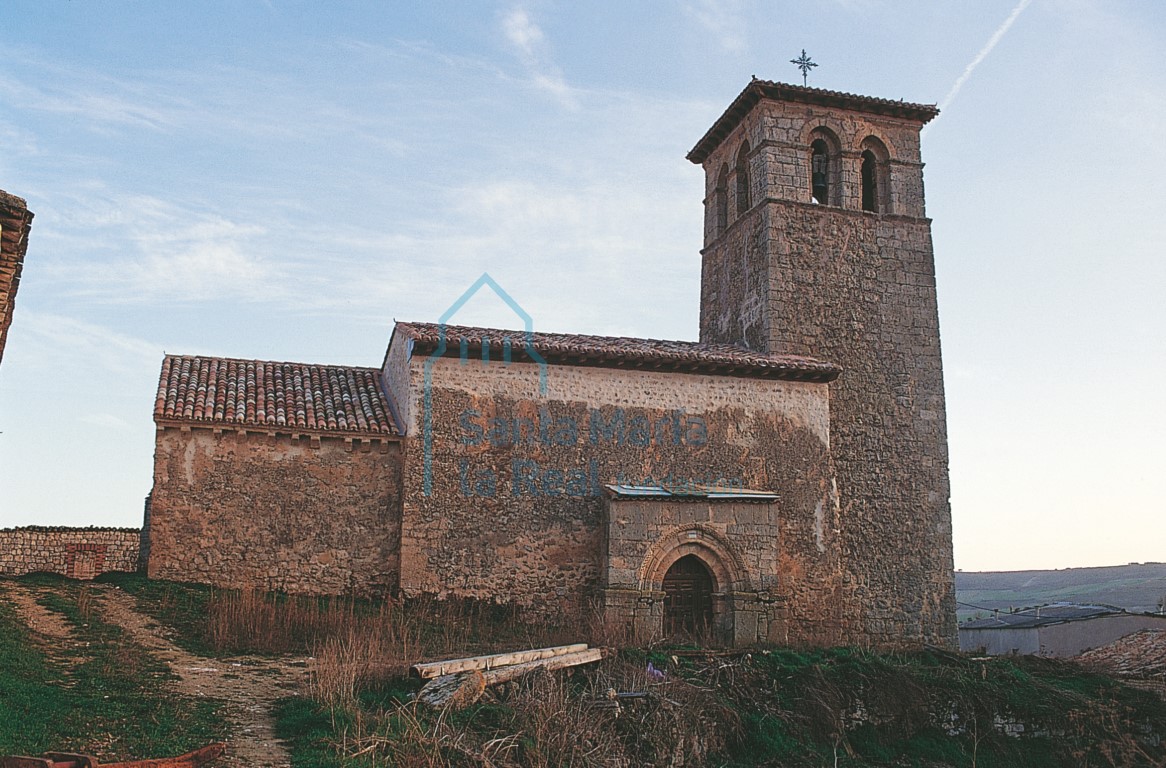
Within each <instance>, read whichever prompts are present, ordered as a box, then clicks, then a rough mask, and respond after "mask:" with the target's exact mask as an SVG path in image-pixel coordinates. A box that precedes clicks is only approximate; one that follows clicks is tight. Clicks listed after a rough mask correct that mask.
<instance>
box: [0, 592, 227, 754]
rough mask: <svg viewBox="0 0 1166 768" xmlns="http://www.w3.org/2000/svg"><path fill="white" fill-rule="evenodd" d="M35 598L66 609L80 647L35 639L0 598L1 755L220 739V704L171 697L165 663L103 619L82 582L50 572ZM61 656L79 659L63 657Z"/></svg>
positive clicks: (184, 745)
mask: <svg viewBox="0 0 1166 768" xmlns="http://www.w3.org/2000/svg"><path fill="white" fill-rule="evenodd" d="M24 582H25V583H26V584H28V585H30V586H34V587H42V588H47V591H46V592H45V595H44V597H43V598H42V599H41V602H42V604H43V605H45V606H46V607H48V608H50V609H52V610H54V611H57V612H59V613H61V614H63V615H64V616H65V618H66V619H67V620H68V621H69V623H70V624H71V625H72V626H73V627H75V628H76V632H77V637H78V638H79V639H81V640H82V641H83V644H82V647H78V648H61V647H57V648H53V649H51V650H50V649H46V647H44V646H41V645H38V644H36V643H35V642H34V641H33V640H32V638H31V637H30V636H29V633H28V632H27V631H26V629H25V628H24V626H23V624H21V623H20V621H19V620H18V618H17V616H16V614H15V611H14V610H13V608H12V607H11V606H9V605H7V604H5V603H2V602H0V754H31V755H37V754H40V753H42V752H45V751H49V750H55V751H62V750H63V751H77V752H84V753H91V754H94V755H96V756H97V757H99V758H101V759H102V760H104V761H110V760H113V759H129V758H132V757H149V756H166V755H174V754H181V753H183V752H186V751H188V750H191V749H195V748H197V747H199V746H202V745H204V744H206V743H208V742H211V741H215V740H216V739H218V738H220V737H222V736H223V731H222V726H221V724H220V723H221V720H220V718H219V704H218V703H216V702H214V701H210V700H202V699H200V700H194V699H188V698H185V697H181V696H176V695H175V694H174V693H173V692H172V691H171V690H169V688H168V687H167V684H166V683H167V679H168V677H169V672H168V670H167V669H166V667H165V665H164V664H162V663H161V662H159V661H157V660H155V659H154V658H152V657H151V656H150V655H149V654H148V653H147V652H146V651H145V650H144V649H142V648H140V647H138V646H136V645H134V644H133V643H132V642H130V640H129V639H128V638H127V637H126V636H125V634H124V633H123V632H122V631H121V629H120V628H118V627H114V626H111V625H109V624H105V623H103V622H101V621H100V620H99V619H98V617H97V616H96V614H95V612H94V611H93V610H92V609H93V596H92V594H91V592H90V590H89V587H88V586H86V585H83V584H80V583H77V582H70V581H66V580H65V579H60V578H53V577H43V576H38V577H33V578H28V579H25V580H24ZM68 654H77V655H78V656H80V657H81V659H80V661H79V662H77V663H68V662H67V660H66V659H65V658H64V656H65V655H68Z"/></svg>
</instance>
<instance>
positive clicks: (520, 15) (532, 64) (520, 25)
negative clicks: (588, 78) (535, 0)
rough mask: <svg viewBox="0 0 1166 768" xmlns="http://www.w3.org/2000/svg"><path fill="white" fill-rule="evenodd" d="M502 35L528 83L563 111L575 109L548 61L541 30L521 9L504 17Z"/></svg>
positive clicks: (560, 75)
mask: <svg viewBox="0 0 1166 768" xmlns="http://www.w3.org/2000/svg"><path fill="white" fill-rule="evenodd" d="M502 32H503V34H505V36H506V41H507V42H508V43H509V44H510V46H511V47H512V48H513V49H514V52H515V53H516V54H517V55H518V59H519V61H521V62H522V64H523V66H524V67H526V70H527V72H528V73H529V75H530V79H531V82H532V83H534V85H535V86H536V87H538V88H539V89H540V90H543V91H546V92H547V93H549V94H551V95H552V96H554V97H555V99H556V100H558V102H559V103H560V104H562V105H563V106H564V107H566V108H568V109H571V110H576V109H579V100H578V98H576V96H575V92H574V89H572V88H571V86H569V85H568V84H567V81H566V80H565V79H564V78H563V73H562V70H560V69H559V67H558V66H556V65H555V63H554V61H552V60H551V57H550V55H549V53H548V51H547V47H548V46H547V45H546V37H545V35H543V31H542V29H541V28H540V27H539V26H538V24H536V23H535V22H534V20H533V19H531V18H530V14H528V13H527V12H526V10H525V9H524V8H521V7H516V8H514V9H512V10H511V11H510V13H508V14H506V16H505V17H504V18H503V19H502Z"/></svg>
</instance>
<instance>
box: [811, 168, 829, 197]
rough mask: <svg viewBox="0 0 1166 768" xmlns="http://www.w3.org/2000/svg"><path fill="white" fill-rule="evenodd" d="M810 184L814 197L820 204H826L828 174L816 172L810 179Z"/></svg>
mask: <svg viewBox="0 0 1166 768" xmlns="http://www.w3.org/2000/svg"><path fill="white" fill-rule="evenodd" d="M810 182H811V190H812V192H813V194H814V197H815V198H817V199H818V200H819V201H820V202H823V203H824V202H826V174H824V173H822V172H821V171H814V174H813V175H812V176H811V177H810Z"/></svg>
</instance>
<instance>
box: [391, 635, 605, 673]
mask: <svg viewBox="0 0 1166 768" xmlns="http://www.w3.org/2000/svg"><path fill="white" fill-rule="evenodd" d="M586 649H587V644H586V643H576V644H574V645H558V646H555V647H553V648H534V649H532V650H529V651H515V652H512V653H493V654H490V655H488V656H469V657H466V658H463V659H446V660H444V661H430V662H426V663H424V664H414V665H413V666H412V667H411V668H410V670H411V672H412V673H413V675H414V676H415V677H420V678H421V679H423V680H430V679H433V678H435V677H443V676H445V675H452V674H456V673H458V672H468V671H469V670H471V669H495V668H497V667H505V666H509V665H512V664H525V663H527V662H531V661H537V660H539V659H549V658H552V657H554V656H565V655H567V654H569V653H578V652H579V651H583V650H586Z"/></svg>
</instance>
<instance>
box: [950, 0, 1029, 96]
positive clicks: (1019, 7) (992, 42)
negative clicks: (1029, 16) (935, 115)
mask: <svg viewBox="0 0 1166 768" xmlns="http://www.w3.org/2000/svg"><path fill="white" fill-rule="evenodd" d="M1031 2H1032V0H1020V2H1019V3H1017V4H1016V7H1015V8H1013V9H1012V13H1010V14H1008V18H1007V19H1005V20H1004V23H1003V24H1001V25H1000V28H999V29H997V30H996V31H995V32H994V33H992V37H990V38H988V42H987V44H986V45H985V46H984V47H983V48H981V49H980V52H979V53H977V54H976V58H974V59H972V61H971V63H970V64H968V65H967V66H966V67H964V71H963V74H961V75H960V76H959V77H958V78H956V81H955V84H953V85H952V87H951V90H950V91H948V92H947V95H946V96H944V97H943V102H942V103H941V104H940V105H939V111H940V112H941V113H942V112H943V111H944V110H945V109H947V108H948V107H949V106H950V105H951V103H952V102H953V101H955V97H956V94H958V93H959V92H960V88H963V87H964V83H966V82H967V81H968V78H969V77H971V76H972V71H973V70H975V68H976V67H978V66H979V65H980V62H981V61H983V60H984V59H986V58H988V54H989V53H991V52H992V49H993V48H995V47H996V43H998V42H1000V38H1002V37H1004V33H1005V32H1007V31H1008V28H1009V27H1011V26H1012V22H1014V21H1016V17H1017V16H1019V15H1020V14H1021V13H1022V12H1023V11H1024V9H1025V8H1027V7H1028V4H1029V3H1031Z"/></svg>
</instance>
